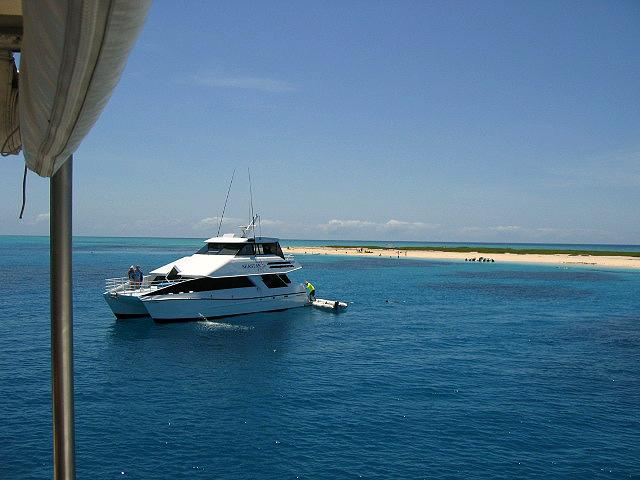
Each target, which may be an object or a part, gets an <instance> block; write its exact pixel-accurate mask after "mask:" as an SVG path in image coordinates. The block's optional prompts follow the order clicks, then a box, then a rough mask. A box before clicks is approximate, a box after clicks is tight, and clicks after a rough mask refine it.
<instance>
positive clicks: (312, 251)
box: [284, 247, 640, 269]
mask: <svg viewBox="0 0 640 480" xmlns="http://www.w3.org/2000/svg"><path fill="white" fill-rule="evenodd" d="M284 251H285V253H293V254H308V255H353V256H358V257H383V258H384V257H386V258H422V259H431V260H459V261H464V260H465V259H468V258H475V259H476V260H477V259H478V258H479V257H484V258H491V259H493V260H495V262H496V263H499V262H510V263H540V264H550V265H591V266H596V267H607V268H608V267H612V268H628V269H640V257H618V256H615V257H607V256H591V255H567V254H533V253H523V254H520V253H517V254H514V253H477V252H439V251H431V250H394V249H373V250H367V249H362V248H354V247H340V248H337V247H285V248H284Z"/></svg>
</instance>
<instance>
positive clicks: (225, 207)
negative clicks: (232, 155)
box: [216, 168, 236, 237]
mask: <svg viewBox="0 0 640 480" xmlns="http://www.w3.org/2000/svg"><path fill="white" fill-rule="evenodd" d="M235 175H236V169H235V168H234V169H233V173H232V174H231V181H230V182H229V188H228V190H227V198H225V199H224V207H222V216H221V217H220V223H218V233H217V234H216V237H219V236H220V228H222V219H223V218H224V212H225V210H226V209H227V200H229V193H230V192H231V185H233V177H235Z"/></svg>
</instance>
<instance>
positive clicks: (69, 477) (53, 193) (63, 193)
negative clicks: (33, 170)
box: [49, 156, 76, 480]
mask: <svg viewBox="0 0 640 480" xmlns="http://www.w3.org/2000/svg"><path fill="white" fill-rule="evenodd" d="M72 171H73V156H70V157H69V158H68V159H67V161H66V162H65V163H64V165H63V166H62V167H60V169H59V170H58V171H57V172H56V173H55V174H54V175H53V177H51V188H50V209H51V210H50V211H51V219H50V227H49V228H50V242H51V246H50V249H51V391H52V407H53V477H54V479H56V480H73V479H74V478H75V476H76V473H75V446H74V445H75V428H74V420H73V410H74V409H73V295H72V278H71V205H72V180H73V176H72Z"/></svg>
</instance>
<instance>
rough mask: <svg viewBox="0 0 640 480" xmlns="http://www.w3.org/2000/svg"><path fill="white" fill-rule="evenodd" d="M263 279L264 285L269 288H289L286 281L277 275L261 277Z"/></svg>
mask: <svg viewBox="0 0 640 480" xmlns="http://www.w3.org/2000/svg"><path fill="white" fill-rule="evenodd" d="M261 277H262V281H263V282H264V284H265V285H266V286H267V287H269V288H282V287H286V286H287V284H286V283H285V282H284V280H283V279H282V278H280V276H278V275H276V274H270V275H261Z"/></svg>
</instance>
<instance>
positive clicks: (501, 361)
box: [0, 237, 640, 479]
mask: <svg viewBox="0 0 640 480" xmlns="http://www.w3.org/2000/svg"><path fill="white" fill-rule="evenodd" d="M320 243H321V244H326V243H335V242H326V241H324V242H320ZM381 243H384V242H381ZM199 245H200V240H180V239H155V238H154V239H131V238H125V239H123V238H76V239H75V253H74V262H75V264H74V270H75V277H74V281H75V304H74V309H75V311H74V313H75V332H74V333H75V352H76V357H75V367H76V429H77V432H76V435H77V437H76V441H77V468H78V477H79V478H100V479H102V478H106V479H108V478H114V479H115V478H125V477H130V478H143V479H180V478H207V479H208V478H247V479H253V478H267V479H288V478H290V479H295V478H301V479H302V478H308V479H321V478H322V479H324V478H327V479H328V478H331V479H333V478H354V479H357V478H402V479H413V478H415V479H418V478H437V479H448V478H451V479H453V478H481V479H513V478H526V479H542V478H544V479H547V478H600V477H602V478H640V273H639V272H631V271H623V270H604V269H591V268H588V267H548V266H531V265H526V266H525V265H513V264H509V265H503V264H499V263H491V264H486V263H484V264H483V263H465V262H455V263H453V262H443V261H440V262H436V261H424V260H423V261H418V260H409V259H389V258H355V257H353V258H346V257H345V258H338V257H331V256H320V255H311V256H302V255H301V256H300V257H299V258H300V259H301V260H302V262H303V264H304V266H305V268H304V270H302V271H301V272H298V273H297V274H296V275H295V280H300V281H302V280H304V279H309V280H311V281H312V282H313V283H314V284H315V285H316V287H317V289H318V294H319V296H320V297H324V298H331V299H341V300H347V301H349V302H350V307H349V309H348V310H347V311H346V312H345V313H343V314H339V315H336V314H332V313H328V312H325V311H318V310H315V309H312V308H303V309H297V310H291V311H288V312H282V313H270V314H258V315H251V316H245V317H235V318H234V319H233V320H228V321H225V322H222V323H214V322H193V323H183V324H168V325H155V324H154V323H153V321H151V320H148V319H142V320H134V321H116V320H115V319H114V318H113V316H112V315H111V312H110V310H109V309H108V307H107V305H106V304H105V303H104V301H103V299H102V297H101V293H102V289H103V280H104V278H106V277H114V276H122V275H124V274H125V272H126V269H127V267H128V266H129V265H130V264H132V263H138V264H140V265H141V266H142V267H143V269H144V270H145V271H149V270H151V269H152V268H153V267H155V266H159V265H161V264H163V263H167V262H169V261H171V260H172V259H174V258H176V257H178V256H182V255H186V254H190V253H192V252H193V251H194V250H195V249H196V248H197V247H198V246H199ZM580 247H582V246H580ZM607 248H608V247H607ZM616 249H620V248H619V247H616ZM48 262H49V258H48V240H47V239H46V238H37V237H35V238H34V237H31V238H29V237H0V276H1V278H2V284H1V285H2V287H1V289H0V411H1V412H2V421H1V422H0V478H7V479H22V478H28V479H44V478H51V475H52V467H51V407H50V404H51V402H50V367H49V362H50V357H49V355H50V335H49V304H48V301H49V263H48Z"/></svg>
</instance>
